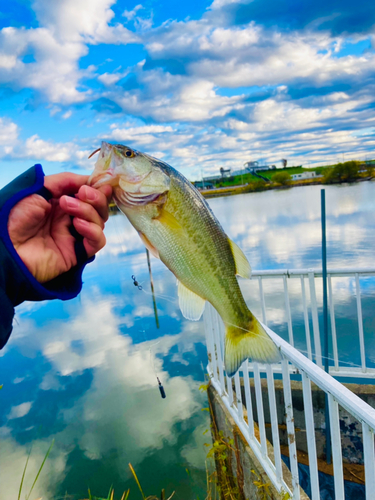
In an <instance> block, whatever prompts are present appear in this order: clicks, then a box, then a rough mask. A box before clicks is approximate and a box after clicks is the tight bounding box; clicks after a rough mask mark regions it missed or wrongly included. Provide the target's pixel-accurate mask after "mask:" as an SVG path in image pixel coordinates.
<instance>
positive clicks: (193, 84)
mask: <svg viewBox="0 0 375 500" xmlns="http://www.w3.org/2000/svg"><path fill="white" fill-rule="evenodd" d="M374 26H375V9H373V8H372V9H370V8H369V3H368V1H367V0H366V1H364V0H358V1H357V2H355V4H353V2H349V1H348V0H340V1H339V0H328V1H327V0H325V1H323V0H316V1H315V2H302V1H301V2H299V3H297V4H296V3H295V1H294V0H293V1H292V0H253V1H248V0H214V1H213V2H210V1H198V0H190V1H189V2H177V1H172V0H164V1H163V0H159V1H156V0H146V1H145V2H144V3H137V1H134V2H125V1H123V0H119V1H117V2H115V1H113V0H90V1H87V0H59V1H58V2H51V1H50V0H35V1H30V0H12V2H9V1H5V0H0V30H1V31H0V185H4V184H5V183H6V182H8V181H9V180H11V179H12V178H13V177H14V176H15V175H17V174H18V173H20V172H22V171H23V170H25V169H26V168H28V167H29V166H31V165H32V164H34V163H36V162H38V163H42V165H43V166H44V169H45V172H46V173H54V172H60V171H65V170H70V171H75V172H80V173H87V172H89V171H90V170H92V168H93V163H94V161H95V159H91V160H88V159H87V157H88V155H89V154H90V152H92V151H93V150H94V149H96V148H97V147H98V146H99V145H100V142H101V140H103V139H105V140H108V141H110V142H120V143H124V144H127V145H129V146H130V147H133V148H136V149H139V150H141V151H145V152H147V153H149V154H152V155H154V156H157V157H159V158H162V159H164V160H165V161H167V162H168V163H170V164H171V165H172V166H174V167H175V168H177V169H179V170H180V171H182V172H183V173H184V174H185V175H186V176H187V177H188V178H190V179H197V178H199V177H200V176H201V174H202V173H203V174H208V173H213V172H217V171H218V169H220V167H225V168H229V167H232V168H233V169H239V168H241V167H242V165H243V163H244V162H246V161H249V160H251V159H252V160H262V161H265V162H267V163H272V164H276V165H277V166H281V164H280V160H281V158H287V159H288V164H289V165H300V164H303V165H304V166H314V165H318V164H324V163H329V162H336V161H342V160H343V159H345V160H348V159H366V158H368V159H369V158H374V157H375V153H374V145H375V118H374V110H375V28H374Z"/></svg>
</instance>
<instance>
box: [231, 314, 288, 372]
mask: <svg viewBox="0 0 375 500" xmlns="http://www.w3.org/2000/svg"><path fill="white" fill-rule="evenodd" d="M250 324H251V326H250V327H249V329H248V330H249V331H247V330H245V329H243V328H240V327H238V326H227V328H226V335H225V356H224V363H225V370H226V372H227V375H228V377H233V375H234V374H235V373H236V371H237V370H238V369H239V367H240V366H241V364H242V362H243V361H245V359H247V358H251V359H252V360H253V361H260V362H261V363H275V362H277V361H280V360H281V356H280V352H279V350H278V348H277V347H276V345H275V344H274V342H273V341H272V340H271V339H270V337H269V336H268V335H267V333H266V332H265V330H264V328H263V327H262V325H261V324H260V323H259V321H258V320H257V319H255V318H253V319H252V321H251V322H250Z"/></svg>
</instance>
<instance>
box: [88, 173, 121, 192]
mask: <svg viewBox="0 0 375 500" xmlns="http://www.w3.org/2000/svg"><path fill="white" fill-rule="evenodd" d="M87 184H88V186H91V187H93V188H95V189H97V188H98V187H100V186H105V185H106V184H109V185H110V186H112V187H116V186H118V178H117V177H115V176H114V175H113V174H111V173H110V172H106V173H105V174H95V172H94V173H93V174H91V175H90V177H89V180H88V181H87Z"/></svg>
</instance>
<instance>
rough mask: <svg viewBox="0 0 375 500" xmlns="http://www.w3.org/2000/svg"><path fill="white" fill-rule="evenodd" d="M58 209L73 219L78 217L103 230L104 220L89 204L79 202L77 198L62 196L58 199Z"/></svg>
mask: <svg viewBox="0 0 375 500" xmlns="http://www.w3.org/2000/svg"><path fill="white" fill-rule="evenodd" d="M60 207H61V208H62V209H63V210H64V212H66V213H67V214H69V215H71V216H73V217H78V218H80V219H83V220H85V221H87V222H93V223H94V224H96V225H97V226H99V227H100V228H101V229H103V228H104V220H103V219H102V218H101V217H100V215H99V213H98V212H97V211H96V210H95V208H94V207H93V206H92V205H90V204H89V203H86V202H84V201H81V200H79V199H77V198H72V197H71V196H62V197H61V198H60Z"/></svg>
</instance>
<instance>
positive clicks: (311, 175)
mask: <svg viewBox="0 0 375 500" xmlns="http://www.w3.org/2000/svg"><path fill="white" fill-rule="evenodd" d="M314 177H320V175H317V174H316V172H303V173H302V174H293V175H292V180H293V181H302V180H303V179H313V178H314Z"/></svg>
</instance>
